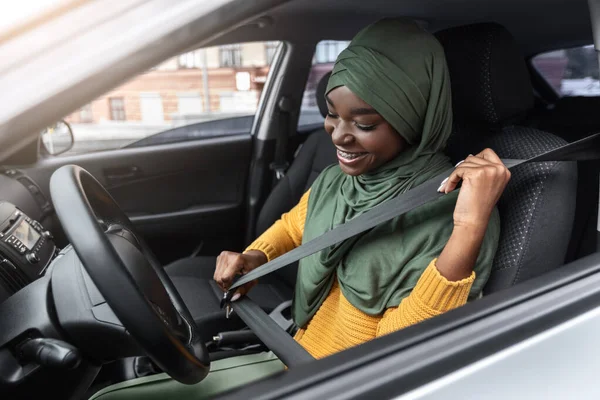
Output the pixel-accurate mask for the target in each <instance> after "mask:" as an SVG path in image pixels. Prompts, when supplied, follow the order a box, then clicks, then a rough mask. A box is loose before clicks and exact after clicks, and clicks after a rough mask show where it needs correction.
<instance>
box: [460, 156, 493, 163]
mask: <svg viewBox="0 0 600 400" xmlns="http://www.w3.org/2000/svg"><path fill="white" fill-rule="evenodd" d="M465 162H470V163H473V164H477V165H486V164H489V163H490V161H488V160H486V159H485V158H482V157H479V156H473V155H470V156H469V157H467V158H465Z"/></svg>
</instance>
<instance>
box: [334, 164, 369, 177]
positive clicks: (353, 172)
mask: <svg viewBox="0 0 600 400" xmlns="http://www.w3.org/2000/svg"><path fill="white" fill-rule="evenodd" d="M339 165H340V169H341V170H342V172H343V173H345V174H346V175H350V176H359V175H362V174H364V173H365V172H366V171H365V170H364V168H353V167H349V166H348V165H345V164H343V163H341V162H340V163H339Z"/></svg>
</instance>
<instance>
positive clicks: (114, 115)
mask: <svg viewBox="0 0 600 400" xmlns="http://www.w3.org/2000/svg"><path fill="white" fill-rule="evenodd" d="M108 104H109V106H110V119H112V120H113V121H125V101H124V100H123V98H122V97H109V98H108Z"/></svg>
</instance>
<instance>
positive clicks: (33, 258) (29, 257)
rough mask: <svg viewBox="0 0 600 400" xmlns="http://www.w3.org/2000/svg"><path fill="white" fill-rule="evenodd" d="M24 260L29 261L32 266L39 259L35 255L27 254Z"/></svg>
mask: <svg viewBox="0 0 600 400" xmlns="http://www.w3.org/2000/svg"><path fill="white" fill-rule="evenodd" d="M25 258H27V261H29V262H30V263H32V264H35V263H38V262H39V261H40V258H39V257H38V255H37V254H35V253H28V254H27V255H26V256H25Z"/></svg>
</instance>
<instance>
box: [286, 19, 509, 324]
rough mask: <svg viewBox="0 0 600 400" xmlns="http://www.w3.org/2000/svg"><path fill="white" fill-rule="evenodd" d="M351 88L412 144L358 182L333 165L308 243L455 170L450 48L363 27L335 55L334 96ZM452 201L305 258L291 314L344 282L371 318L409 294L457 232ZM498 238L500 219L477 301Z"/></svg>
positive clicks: (429, 38) (315, 194)
mask: <svg viewBox="0 0 600 400" xmlns="http://www.w3.org/2000/svg"><path fill="white" fill-rule="evenodd" d="M339 86H346V87H348V88H349V89H350V90H351V91H352V92H353V93H354V94H355V95H356V96H358V97H360V98H361V99H362V100H363V101H365V102H366V103H367V104H369V105H370V106H371V107H373V108H374V109H375V110H376V111H377V112H378V113H379V114H380V115H381V116H382V117H383V118H384V119H385V120H386V121H387V122H388V123H389V124H390V125H391V126H392V127H393V128H394V129H395V130H396V131H397V132H398V134H400V135H401V136H402V137H403V138H404V139H405V140H406V141H407V142H408V144H409V145H410V146H409V148H408V149H406V150H405V151H403V152H401V153H400V154H399V155H398V156H397V157H396V158H395V159H393V160H391V161H390V162H388V163H386V164H384V165H382V166H380V167H379V168H377V169H376V170H374V171H370V172H369V173H366V174H363V175H360V176H350V175H346V174H344V173H343V172H342V171H341V169H340V168H339V166H338V165H335V166H332V167H329V168H327V169H326V170H325V171H323V173H321V175H320V176H319V178H317V180H316V181H315V183H314V184H313V186H312V188H311V193H310V196H309V202H308V211H307V218H306V224H305V228H304V234H303V242H307V241H309V240H311V239H314V238H316V237H318V236H320V235H321V234H323V233H324V232H326V231H328V230H331V229H333V228H334V227H336V226H338V225H340V224H343V223H345V222H346V221H349V220H351V219H353V218H355V217H356V216H358V215H360V214H362V213H364V212H365V211H368V210H370V209H371V208H373V207H374V206H376V205H378V204H380V203H382V202H384V201H386V200H388V199H390V198H392V197H395V196H397V195H398V194H400V193H404V192H406V191H407V190H409V189H411V188H413V187H415V186H417V185H419V184H421V183H423V182H425V181H427V180H428V179H430V178H432V177H434V176H435V175H437V174H439V173H441V172H442V171H443V170H445V169H448V168H450V167H451V165H450V163H449V160H448V158H447V157H446V156H445V155H444V154H443V150H444V147H445V145H446V141H447V140H448V137H449V135H450V133H451V129H452V105H451V93H450V78H449V74H448V68H447V66H446V60H445V57H444V50H443V48H442V47H441V45H440V44H439V42H438V41H437V40H436V39H435V37H434V36H433V35H431V34H429V33H427V32H425V31H424V30H422V29H421V28H420V27H419V26H418V25H417V24H416V23H414V22H412V21H406V20H401V19H384V20H381V21H379V22H376V23H375V24H372V25H370V26H368V27H366V28H364V29H363V30H362V31H361V32H359V33H358V34H357V35H356V37H355V38H354V39H353V40H352V42H351V43H350V45H349V46H348V48H347V49H345V50H344V51H343V52H342V53H341V54H340V55H339V56H338V58H337V60H336V63H335V65H334V68H333V71H332V74H331V77H330V79H329V83H328V86H327V90H326V93H329V92H330V91H331V90H333V89H335V88H336V87H339ZM455 202H456V195H455V194H450V195H447V196H444V197H442V198H441V199H439V200H436V201H434V202H431V203H429V204H426V205H424V206H422V207H419V208H418V209H415V210H413V211H411V212H410V213H407V214H405V215H403V216H401V217H397V218H394V219H393V220H391V221H388V222H385V223H383V224H381V225H379V226H377V227H376V228H373V229H371V230H369V231H367V232H363V233H362V234H359V235H357V236H355V237H353V238H350V239H347V240H345V241H343V242H340V243H338V244H336V245H334V246H331V247H330V248H328V249H325V250H323V251H321V252H319V253H316V254H313V255H312V256H309V257H306V258H304V259H303V260H301V261H300V267H299V270H298V279H297V284H296V289H295V296H294V304H293V315H294V320H295V322H296V324H297V325H298V326H301V327H303V326H305V325H306V323H308V321H309V320H310V318H312V316H313V315H314V314H315V312H316V311H317V310H318V308H319V307H320V306H321V304H322V303H323V301H324V300H325V298H326V297H327V295H328V294H329V291H330V290H331V286H332V284H333V280H334V279H335V278H336V277H337V279H338V282H339V285H340V288H341V291H342V293H343V295H344V297H345V298H346V299H347V300H348V301H349V302H350V303H351V304H352V305H353V306H355V307H356V308H358V309H359V310H361V311H363V312H365V313H366V314H369V315H378V314H381V313H382V312H383V311H384V310H385V309H386V308H389V307H395V306H398V305H399V304H400V301H401V300H402V299H403V298H404V297H406V296H408V294H409V293H410V291H411V290H412V288H413V287H414V285H415V284H416V281H417V280H418V278H419V277H420V276H421V274H422V273H423V271H424V270H425V268H426V267H427V265H428V264H429V263H430V261H431V260H432V259H433V258H434V257H437V256H439V254H440V252H441V251H442V249H443V247H444V246H445V245H446V243H447V241H448V239H449V237H450V234H451V232H452V228H453V224H452V221H453V219H452V214H453V208H454V204H455ZM498 235H499V219H498V215H497V213H496V212H495V213H494V215H493V217H492V218H491V220H490V224H489V226H488V233H487V234H486V239H484V244H483V246H482V249H481V251H480V254H479V258H478V261H477V265H476V267H475V271H476V273H477V279H476V281H475V284H474V285H473V287H472V290H471V295H472V297H474V296H477V295H478V294H479V293H480V292H481V290H482V287H483V285H484V284H485V282H486V281H487V278H488V276H489V271H490V269H491V263H492V260H493V256H494V253H495V251H496V246H497V239H498Z"/></svg>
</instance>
